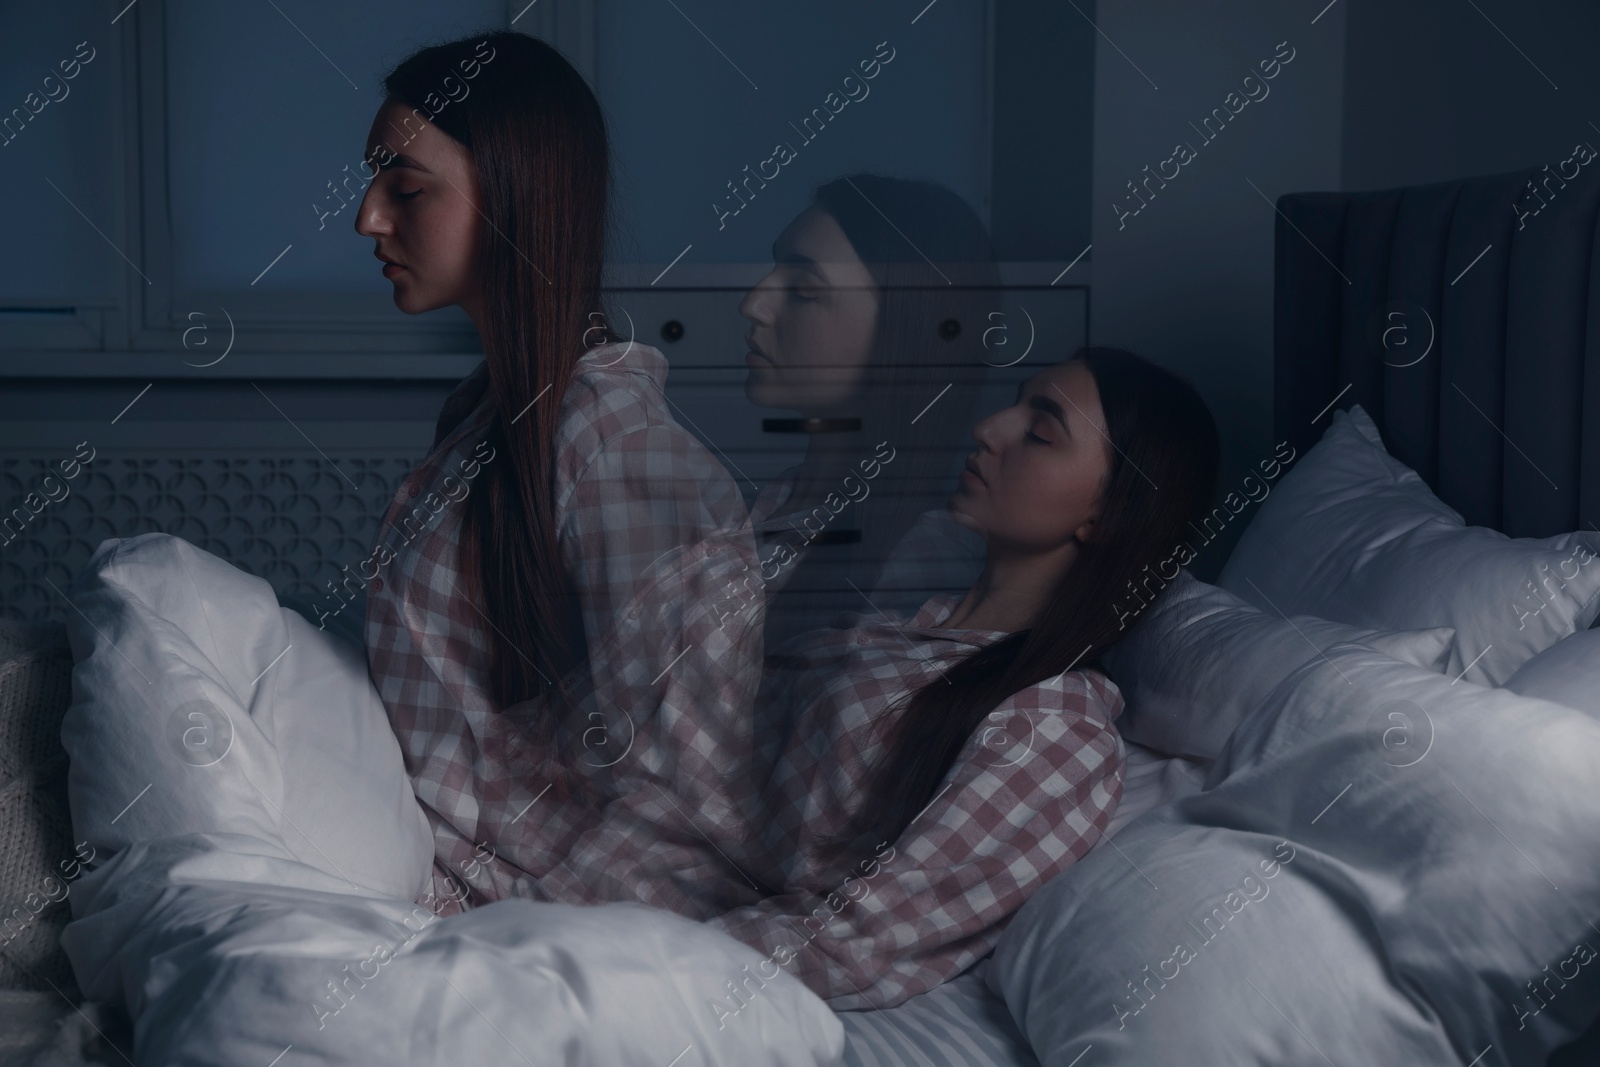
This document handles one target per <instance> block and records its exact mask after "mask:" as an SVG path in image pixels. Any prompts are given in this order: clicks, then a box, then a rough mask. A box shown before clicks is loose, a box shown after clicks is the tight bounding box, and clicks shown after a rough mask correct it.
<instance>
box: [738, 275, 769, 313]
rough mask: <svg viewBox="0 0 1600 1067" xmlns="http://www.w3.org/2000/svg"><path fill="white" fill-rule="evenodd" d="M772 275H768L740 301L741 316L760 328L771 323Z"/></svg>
mask: <svg viewBox="0 0 1600 1067" xmlns="http://www.w3.org/2000/svg"><path fill="white" fill-rule="evenodd" d="M771 281H772V275H771V274H768V275H767V276H766V277H765V278H762V279H761V280H760V281H759V282H757V283H756V284H755V285H753V286H751V287H750V291H749V292H748V293H745V294H744V299H743V300H741V301H739V314H740V315H742V316H744V317H745V318H747V319H749V320H750V321H751V322H754V323H756V324H757V325H760V326H770V325H772V321H771V308H772V301H771V291H772V286H771V284H769V283H770V282H771Z"/></svg>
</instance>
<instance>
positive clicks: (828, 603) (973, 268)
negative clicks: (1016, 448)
mask: <svg viewBox="0 0 1600 1067" xmlns="http://www.w3.org/2000/svg"><path fill="white" fill-rule="evenodd" d="M772 258H773V267H772V270H771V271H770V272H769V273H768V274H767V276H766V277H764V278H763V279H762V280H761V281H760V282H759V283H758V284H757V285H756V286H755V287H754V288H752V289H751V290H750V291H749V292H748V293H747V294H746V295H745V297H744V300H743V301H741V302H740V304H739V312H740V314H741V315H743V316H744V317H745V318H746V319H747V320H749V322H750V330H749V332H748V334H747V335H746V338H745V340H746V342H747V343H748V345H749V346H750V352H749V354H748V355H747V356H746V357H745V360H746V363H747V364H748V365H749V368H750V370H749V376H748V378H747V379H746V382H745V394H746V395H747V396H748V397H749V398H750V400H751V402H752V403H754V404H756V405H758V406H761V407H767V408H777V409H781V410H786V411H793V412H798V413H799V415H800V416H801V417H800V418H799V419H792V420H789V421H790V422H791V423H793V424H794V425H795V426H796V427H797V428H800V429H803V430H805V431H807V438H806V453H805V458H804V460H803V461H802V462H801V463H800V464H799V465H798V466H796V467H792V468H790V469H789V470H787V471H785V472H783V474H782V475H781V476H780V477H778V478H777V479H776V480H774V481H773V482H772V483H771V484H769V485H768V486H766V487H765V488H764V489H763V490H762V492H761V493H760V495H759V496H758V497H757V499H756V500H755V502H754V503H753V505H752V507H751V519H752V521H753V522H754V524H755V526H756V530H757V534H758V541H759V545H760V548H761V556H762V578H763V581H764V587H765V590H766V593H767V596H768V604H767V622H766V626H767V647H768V648H776V647H777V646H778V645H780V644H782V643H783V642H784V641H786V640H787V639H788V638H790V637H793V636H795V635H796V634H799V633H803V632H805V631H807V630H812V629H815V628H817V627H819V626H823V625H827V624H829V623H830V622H831V621H832V619H833V617H834V616H835V615H837V613H838V612H839V611H840V610H859V609H865V608H867V607H868V604H867V603H866V602H863V600H862V595H863V594H865V595H867V596H868V597H869V598H870V601H871V605H872V606H875V607H877V608H880V609H882V610H885V611H892V610H895V609H904V610H906V611H907V612H908V613H909V612H912V611H915V610H916V608H917V607H918V606H920V605H921V604H922V602H923V601H924V600H926V599H927V597H928V596H929V594H931V593H933V592H935V591H955V590H961V589H965V588H967V587H968V586H969V585H971V583H972V580H973V579H974V578H975V577H976V576H977V573H978V570H979V569H981V566H982V556H981V553H982V547H983V546H982V542H981V541H980V540H979V539H977V538H976V537H975V536H973V535H971V534H967V533H964V532H963V531H962V530H961V529H960V528H959V527H956V526H954V525H953V524H952V523H950V522H949V520H948V519H944V518H942V508H940V506H941V505H942V504H943V501H944V499H945V497H946V496H948V495H949V492H950V482H951V481H952V480H953V479H954V478H955V476H956V473H957V471H958V469H959V450H960V444H961V442H962V440H963V439H964V438H965V436H966V432H967V428H968V427H970V426H971V425H972V420H973V417H974V415H975V414H976V402H977V399H978V395H979V393H980V391H981V388H982V385H983V383H984V381H985V378H986V372H987V370H988V363H987V362H986V360H985V358H984V356H985V350H984V347H983V337H984V333H985V330H986V329H987V328H988V326H989V325H990V322H991V320H990V317H989V312H990V310H991V306H992V305H993V304H994V302H995V300H996V298H997V295H998V285H999V274H998V271H997V269H996V267H995V263H994V255H993V251H992V249H991V246H990V242H989V237H988V234H987V232H986V231H985V229H984V226H983V224H982V222H980V221H979V219H978V217H977V216H976V215H975V214H974V213H973V211H972V209H971V208H970V207H968V206H967V204H966V203H965V202H964V201H963V200H962V199H961V198H960V197H959V196H957V195H956V194H955V193H953V192H951V191H950V190H949V189H946V188H944V187H943V186H940V185H936V184H934V183H931V182H923V181H909V180H906V179H901V178H886V177H881V176H878V175H873V174H852V175H849V176H847V177H843V178H839V179H837V180H835V181H831V182H828V183H826V184H824V185H822V186H820V187H819V188H818V189H817V190H816V192H815V194H814V195H813V198H812V202H811V204H810V206H809V207H807V208H806V210H804V211H802V212H801V213H800V214H799V215H798V216H796V217H795V219H794V220H793V221H792V222H791V223H790V224H789V225H788V226H787V227H786V228H785V229H784V231H783V232H782V233H781V234H779V235H778V238H777V240H775V241H774V242H773V245H772ZM930 508H940V511H939V512H935V513H934V515H935V521H933V522H931V523H930V522H926V521H925V522H923V523H922V524H921V525H920V526H919V527H918V532H919V535H920V536H919V537H918V538H916V539H914V543H912V544H903V539H904V538H905V537H906V535H907V531H908V530H909V529H911V528H912V527H913V524H914V522H916V520H917V518H918V516H919V514H920V513H922V512H924V511H926V510H928V509H930ZM929 534H932V535H935V536H933V537H929V536H927V535H929ZM940 535H942V536H940ZM919 546H920V547H919ZM911 557H915V558H911ZM891 559H892V560H894V561H896V562H898V563H900V564H902V566H900V567H899V568H898V569H896V570H894V571H891V572H886V571H885V567H886V564H887V563H888V562H889V561H890V560H891Z"/></svg>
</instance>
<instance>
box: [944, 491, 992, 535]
mask: <svg viewBox="0 0 1600 1067" xmlns="http://www.w3.org/2000/svg"><path fill="white" fill-rule="evenodd" d="M945 510H947V511H949V513H950V518H951V519H952V520H953V521H954V522H955V523H956V525H958V526H965V527H966V528H967V529H969V530H971V531H972V532H973V533H975V534H977V535H978V536H980V537H987V536H988V535H989V534H988V528H987V527H985V526H984V525H983V523H982V522H981V521H979V520H978V519H977V518H976V517H975V516H972V515H969V514H968V513H967V511H966V510H965V508H964V507H963V501H962V497H961V492H960V490H957V491H956V495H955V496H952V497H951V498H950V502H949V503H948V504H946V505H945Z"/></svg>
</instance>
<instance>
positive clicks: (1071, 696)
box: [1011, 667, 1124, 729]
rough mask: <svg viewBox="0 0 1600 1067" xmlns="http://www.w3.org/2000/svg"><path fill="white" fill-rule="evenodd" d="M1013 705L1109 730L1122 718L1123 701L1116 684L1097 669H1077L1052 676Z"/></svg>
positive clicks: (1016, 697)
mask: <svg viewBox="0 0 1600 1067" xmlns="http://www.w3.org/2000/svg"><path fill="white" fill-rule="evenodd" d="M1011 702H1012V703H1015V704H1018V705H1024V706H1026V707H1027V708H1028V709H1029V710H1032V711H1040V712H1043V713H1045V714H1055V715H1063V716H1077V717H1082V718H1087V719H1091V720H1093V721H1095V722H1097V723H1100V724H1101V725H1102V726H1104V727H1106V728H1107V729H1110V728H1111V725H1112V723H1113V722H1114V721H1115V720H1116V718H1117V716H1119V715H1121V714H1122V709H1123V706H1124V700H1123V697H1122V690H1121V689H1119V688H1118V687H1117V683H1116V682H1113V681H1112V680H1111V678H1110V677H1109V676H1108V675H1107V674H1106V673H1105V672H1104V671H1102V670H1100V669H1099V668H1097V667H1077V668H1073V669H1071V670H1065V671H1062V672H1061V673H1060V674H1056V675H1051V676H1050V677H1049V678H1046V679H1044V680H1043V681H1041V682H1037V683H1035V684H1034V685H1032V686H1029V687H1028V689H1026V690H1024V691H1023V692H1021V693H1017V694H1015V695H1014V696H1013V697H1012V698H1011Z"/></svg>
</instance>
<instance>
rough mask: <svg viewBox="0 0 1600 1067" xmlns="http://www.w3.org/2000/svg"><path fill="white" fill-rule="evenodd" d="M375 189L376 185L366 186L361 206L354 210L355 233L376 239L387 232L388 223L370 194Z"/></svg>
mask: <svg viewBox="0 0 1600 1067" xmlns="http://www.w3.org/2000/svg"><path fill="white" fill-rule="evenodd" d="M377 188H378V187H377V185H369V186H367V191H366V193H365V194H363V195H362V197H361V204H360V205H359V206H358V207H357V208H356V219H355V227H356V232H357V233H359V234H360V235H361V236H363V237H376V236H378V235H379V234H385V233H388V232H389V225H388V223H387V222H386V221H385V220H384V218H383V216H382V213H380V212H379V211H378V209H377V206H376V205H375V203H374V202H373V199H372V194H373V192H374V190H376V189H377Z"/></svg>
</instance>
